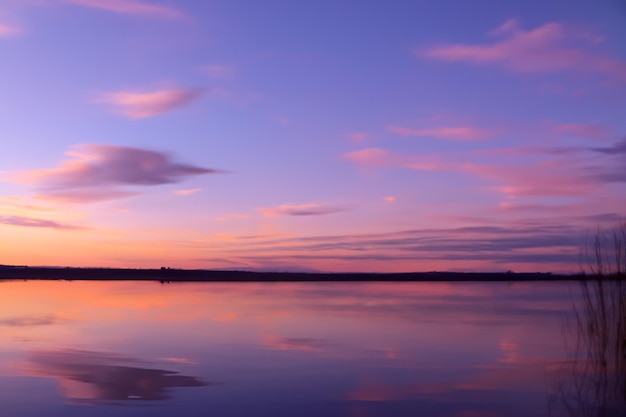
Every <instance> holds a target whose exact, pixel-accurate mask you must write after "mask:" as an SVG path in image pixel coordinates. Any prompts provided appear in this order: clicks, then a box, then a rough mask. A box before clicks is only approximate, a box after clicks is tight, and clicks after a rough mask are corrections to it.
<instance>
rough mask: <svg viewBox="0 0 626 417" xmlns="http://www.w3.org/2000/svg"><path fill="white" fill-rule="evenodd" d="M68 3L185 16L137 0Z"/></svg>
mask: <svg viewBox="0 0 626 417" xmlns="http://www.w3.org/2000/svg"><path fill="white" fill-rule="evenodd" d="M65 2H66V3H70V4H75V5H78V6H85V7H91V8H94V9H100V10H106V11H109V12H114V13H121V14H131V15H138V16H147V17H158V18H166V19H178V18H182V17H184V14H183V13H182V12H180V11H179V10H176V9H173V8H171V7H166V6H160V5H155V4H150V3H147V2H143V1H137V0H65Z"/></svg>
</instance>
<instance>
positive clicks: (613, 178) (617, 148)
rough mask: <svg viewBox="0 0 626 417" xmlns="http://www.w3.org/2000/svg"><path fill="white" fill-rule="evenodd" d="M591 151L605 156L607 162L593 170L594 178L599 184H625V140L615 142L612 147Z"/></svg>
mask: <svg viewBox="0 0 626 417" xmlns="http://www.w3.org/2000/svg"><path fill="white" fill-rule="evenodd" d="M593 151H595V152H597V153H600V154H603V155H606V157H607V160H606V161H604V163H603V164H602V165H601V166H597V167H596V168H595V169H594V171H593V172H594V178H595V179H597V180H598V181H600V182H606V183H616V182H621V183H624V182H626V169H624V167H625V166H626V138H624V139H622V140H619V141H617V142H615V143H614V144H613V145H612V146H608V147H604V148H594V149H593Z"/></svg>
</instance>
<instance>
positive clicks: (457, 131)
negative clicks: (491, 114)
mask: <svg viewBox="0 0 626 417" xmlns="http://www.w3.org/2000/svg"><path fill="white" fill-rule="evenodd" d="M388 130H389V131H390V132H392V133H395V134H398V135H401V136H418V137H431V138H437V139H450V140H460V141H475V140H483V139H487V138H489V137H490V136H491V132H489V131H488V130H485V129H480V128H476V127H471V126H450V127H439V128H433V129H411V128H408V127H398V126H389V127H388Z"/></svg>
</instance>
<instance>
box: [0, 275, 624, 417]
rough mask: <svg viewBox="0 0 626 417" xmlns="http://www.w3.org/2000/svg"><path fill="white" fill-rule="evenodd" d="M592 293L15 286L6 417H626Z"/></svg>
mask: <svg viewBox="0 0 626 417" xmlns="http://www.w3.org/2000/svg"><path fill="white" fill-rule="evenodd" d="M593 285H595V284H592V285H591V286H589V287H586V288H585V287H582V286H581V284H580V283H574V282H519V283H506V282H501V283H459V282H457V283H265V284H264V283H237V284H227V283H177V284H161V283H159V282H132V281H117V282H107V281H103V282H86V281H73V282H67V281H5V282H1V283H0V331H1V333H0V341H1V344H0V349H1V350H0V375H1V377H0V387H1V388H2V389H1V390H0V404H1V406H2V415H7V416H12V417H17V416H24V417H27V416H28V417H30V416H44V415H45V416H69V417H73V416H83V415H89V416H151V417H154V416H156V417H159V416H205V415H217V416H233V417H234V416H272V417H277V416H349V417H370V416H390V417H394V416H418V415H420V416H421V415H424V416H435V417H438V416H446V417H447V416H455V417H469V416H573V415H575V416H587V415H588V416H596V415H597V416H600V415H603V416H623V415H626V408H625V407H624V404H625V403H624V395H623V394H624V373H623V372H624V369H625V368H624V367H623V365H624V358H623V353H624V351H626V347H623V348H622V347H620V346H621V345H620V340H621V339H620V338H622V337H624V335H625V334H626V333H623V329H624V320H623V314H621V315H620V314H619V313H615V311H617V310H615V309H613V310H611V308H614V307H611V306H613V304H610V303H609V302H608V301H606V300H607V299H614V300H616V302H617V304H615V305H616V306H617V305H622V304H619V300H622V301H625V300H626V298H624V297H623V295H624V293H623V292H620V291H622V285H621V284H620V285H618V284H614V283H613V284H606V286H607V288H602V289H601V290H602V291H601V292H598V289H597V288H596V287H594V286H593ZM616 294H617V296H616ZM599 296H600V298H599ZM611 297H613V298H611ZM620 297H621V298H620ZM599 300H601V303H600V304H599V302H600V301H599ZM621 311H622V313H623V312H624V311H626V310H621ZM607 312H608V313H607ZM614 313H615V314H614ZM598 317H600V319H598ZM616 326H617V327H616ZM619 329H621V330H619ZM596 339H597V340H598V341H596ZM624 346H626V339H624ZM603 355H604V356H603ZM620 355H622V356H621V359H620ZM598 358H600V359H598ZM620 390H621V391H620Z"/></svg>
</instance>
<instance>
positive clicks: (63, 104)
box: [0, 0, 626, 272]
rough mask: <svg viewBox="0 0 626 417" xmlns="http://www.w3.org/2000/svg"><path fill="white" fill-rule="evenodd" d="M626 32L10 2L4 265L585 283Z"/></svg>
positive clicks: (619, 213) (238, 2)
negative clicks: (478, 276)
mask: <svg viewBox="0 0 626 417" xmlns="http://www.w3.org/2000/svg"><path fill="white" fill-rule="evenodd" d="M623 39H626V2H624V1H621V0H599V1H593V2H592V1H587V0H554V1H550V2H546V1H538V0H511V1H507V2H502V1H501V0H476V1H472V2H468V1H463V0H420V1H418V0H394V1H366V2H364V1H362V0H301V1H288V0H265V1H262V2H261V1H258V2H257V1H251V0H177V1H174V0H0V92H1V94H0V144H1V145H2V147H1V152H0V264H11V265H46V266H104V267H132V268H137V267H141V268H144V267H145V268H148V267H157V268H158V267H161V266H167V267H173V268H201V269H213V268H215V269H245V270H270V271H335V272H348V271H360V272H361V271H362V272H403V271H432V270H438V271H506V270H513V271H543V272H548V271H551V272H578V271H579V270H580V268H581V256H580V255H581V250H582V249H581V248H583V247H584V245H585V241H586V239H587V238H588V236H589V235H590V234H593V233H595V231H596V230H597V229H598V228H602V229H604V230H608V229H610V228H612V227H615V226H616V225H618V224H619V223H620V222H623V221H624V220H625V219H626V205H625V202H626V193H625V191H626V187H625V183H626V169H625V167H626V117H624V116H625V110H624V109H626V46H624V42H623ZM582 263H584V262H582Z"/></svg>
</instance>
